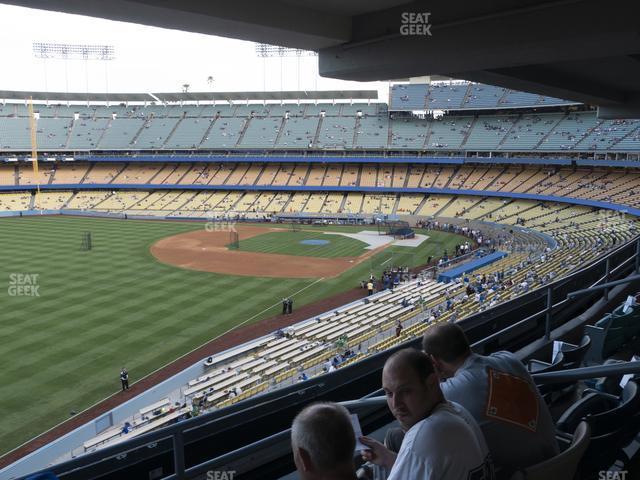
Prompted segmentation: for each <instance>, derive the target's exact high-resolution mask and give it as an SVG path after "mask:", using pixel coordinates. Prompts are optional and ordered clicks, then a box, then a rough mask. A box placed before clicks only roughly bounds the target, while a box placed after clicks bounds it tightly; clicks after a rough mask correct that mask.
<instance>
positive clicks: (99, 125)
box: [67, 117, 111, 150]
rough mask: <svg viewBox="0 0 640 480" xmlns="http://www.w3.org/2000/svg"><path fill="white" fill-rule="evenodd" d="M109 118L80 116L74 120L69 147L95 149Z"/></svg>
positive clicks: (73, 148) (72, 148)
mask: <svg viewBox="0 0 640 480" xmlns="http://www.w3.org/2000/svg"><path fill="white" fill-rule="evenodd" d="M110 121H111V120H110V119H107V118H95V119H94V118H82V117H81V118H79V119H78V120H74V121H73V123H72V127H71V134H70V136H69V142H68V144H67V148H68V149H69V150H94V149H96V148H97V146H98V140H100V138H101V137H102V135H103V134H104V132H105V130H106V129H107V126H108V125H109V122H110Z"/></svg>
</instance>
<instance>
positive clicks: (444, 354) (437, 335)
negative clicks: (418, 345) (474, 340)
mask: <svg viewBox="0 0 640 480" xmlns="http://www.w3.org/2000/svg"><path fill="white" fill-rule="evenodd" d="M422 349H423V350H424V352H425V353H426V354H427V355H429V357H430V358H431V361H432V362H433V364H434V366H435V367H436V370H437V371H438V374H439V375H440V376H441V377H442V378H449V377H452V376H454V375H455V373H456V372H457V371H458V368H460V366H462V364H463V363H464V361H465V360H466V359H467V357H468V356H469V355H470V354H471V347H470V346H469V340H468V339H467V336H466V335H465V334H464V331H463V330H462V329H461V328H460V327H459V326H458V325H456V324H455V323H445V324H439V325H434V326H433V327H431V328H428V329H427V330H426V331H425V332H424V336H423V337H422Z"/></svg>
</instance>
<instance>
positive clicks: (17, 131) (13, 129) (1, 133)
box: [0, 117, 31, 150]
mask: <svg viewBox="0 0 640 480" xmlns="http://www.w3.org/2000/svg"><path fill="white" fill-rule="evenodd" d="M29 132H30V130H29V120H28V119H26V118H16V117H0V149H2V150H30V149H31V136H30V133H29Z"/></svg>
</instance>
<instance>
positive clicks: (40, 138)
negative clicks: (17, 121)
mask: <svg viewBox="0 0 640 480" xmlns="http://www.w3.org/2000/svg"><path fill="white" fill-rule="evenodd" d="M70 127H71V120H70V119H66V120H62V119H53V118H39V119H38V120H37V122H36V132H37V135H36V142H37V145H38V148H40V149H42V150H64V149H65V147H66V145H67V138H68V137H69V132H70Z"/></svg>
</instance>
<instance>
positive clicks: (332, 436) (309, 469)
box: [291, 403, 356, 480]
mask: <svg viewBox="0 0 640 480" xmlns="http://www.w3.org/2000/svg"><path fill="white" fill-rule="evenodd" d="M355 446H356V437H355V434H354V433H353V427H352V426H351V419H350V417H349V412H348V411H347V409H346V408H344V407H342V406H340V405H337V404H335V403H315V404H312V405H309V406H308V407H306V408H305V409H304V410H302V411H301V412H300V413H299V414H298V416H297V417H296V418H295V419H294V420H293V425H292V426H291V448H292V450H293V460H294V462H295V464H296V468H297V470H298V473H299V475H300V479H301V480H356V473H355V466H354V463H353V457H354V452H355Z"/></svg>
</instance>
